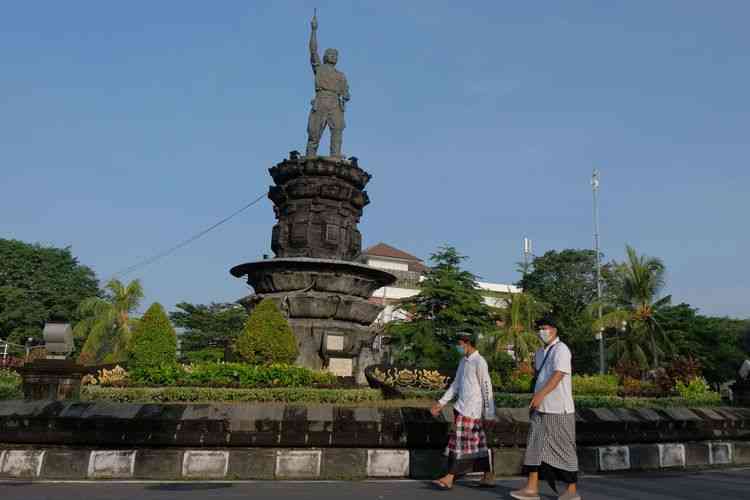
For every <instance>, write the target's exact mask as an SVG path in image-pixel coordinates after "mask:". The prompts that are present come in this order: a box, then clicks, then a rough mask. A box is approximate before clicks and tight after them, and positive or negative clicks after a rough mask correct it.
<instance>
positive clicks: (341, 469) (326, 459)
mask: <svg viewBox="0 0 750 500" xmlns="http://www.w3.org/2000/svg"><path fill="white" fill-rule="evenodd" d="M523 454H524V450H523V448H498V449H495V450H493V456H494V458H493V462H494V465H495V474H496V475H497V476H515V475H518V474H520V473H521V464H522V463H523ZM578 455H579V462H580V469H581V471H583V472H587V473H607V472H622V471H631V470H633V471H635V470H637V471H648V470H668V469H672V470H673V469H684V468H691V467H722V466H723V467H732V466H738V465H739V466H742V465H750V442H744V441H734V442H732V441H696V442H687V443H659V444H636V445H628V446H603V447H581V448H579V449H578ZM443 463H444V461H443V456H442V453H441V452H440V451H439V450H422V449H413V450H404V449H366V448H320V449H314V448H305V449H289V448H231V449H223V450H222V449H198V450H195V449H174V448H141V449H129V450H127V449H126V450H92V449H83V448H74V447H50V448H46V449H38V448H35V449H29V448H19V447H4V448H2V449H0V478H29V479H35V478H36V479H71V480H77V479H157V480H158V479H161V480H206V479H213V480H221V479H225V480H233V479H235V480H246V479H250V480H252V479H255V480H264V479H265V480H269V479H279V480H285V479H288V480H298V479H306V480H309V479H319V480H342V479H350V480H361V479H402V478H412V479H426V478H433V477H436V476H437V475H439V474H440V473H441V469H442V466H443Z"/></svg>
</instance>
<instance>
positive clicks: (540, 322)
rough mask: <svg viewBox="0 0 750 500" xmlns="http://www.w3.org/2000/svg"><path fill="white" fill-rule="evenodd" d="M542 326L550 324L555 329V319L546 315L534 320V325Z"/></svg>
mask: <svg viewBox="0 0 750 500" xmlns="http://www.w3.org/2000/svg"><path fill="white" fill-rule="evenodd" d="M543 326H551V327H552V328H555V329H557V321H555V318H553V317H552V316H549V315H546V316H543V317H541V318H540V319H538V320H537V321H536V327H537V328H541V327H543Z"/></svg>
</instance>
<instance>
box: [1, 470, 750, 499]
mask: <svg viewBox="0 0 750 500" xmlns="http://www.w3.org/2000/svg"><path fill="white" fill-rule="evenodd" d="M516 484H517V481H514V480H502V481H498V487H497V488H495V489H494V490H475V489H473V488H469V487H466V486H462V485H458V486H456V488H454V490H453V491H452V492H440V491H435V490H433V489H431V488H430V487H429V486H428V485H427V483H423V482H418V481H390V482H361V483H356V482H339V483H337V482H318V483H311V482H304V483H303V482H285V483H280V482H276V483H274V482H257V483H253V482H238V483H104V482H97V483H64V484H60V483H55V484H52V483H33V484H32V483H27V482H0V499H2V500H41V499H44V500H62V499H66V500H67V499H77V500H99V499H102V500H167V499H169V500H209V499H221V500H231V499H248V498H258V499H273V500H287V499H301V500H302V499H305V500H307V499H311V500H343V499H352V498H354V499H357V500H368V499H373V500H400V499H404V500H407V499H408V500H412V499H414V500H421V499H431V500H432V499H436V498H459V499H461V500H464V499H466V500H474V499H476V500H495V499H505V498H509V497H508V491H510V489H511V487H513V486H515V485H516ZM581 486H582V491H581V492H582V493H583V497H584V498H585V499H586V500H603V499H625V500H668V499H669V500H671V499H680V500H712V499H722V500H723V499H727V500H733V499H738V500H739V499H747V498H750V469H744V470H739V469H738V470H731V471H705V472H692V473H685V472H682V473H669V474H665V473H650V474H630V475H622V476H611V475H610V476H605V477H603V476H589V477H585V478H583V480H582V482H581ZM546 493H547V494H548V496H547V498H554V496H552V495H551V491H547V492H546Z"/></svg>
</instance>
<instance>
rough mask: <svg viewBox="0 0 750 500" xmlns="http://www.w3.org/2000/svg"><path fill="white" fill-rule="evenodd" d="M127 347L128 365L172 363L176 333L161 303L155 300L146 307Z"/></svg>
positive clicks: (174, 357)
mask: <svg viewBox="0 0 750 500" xmlns="http://www.w3.org/2000/svg"><path fill="white" fill-rule="evenodd" d="M129 347H130V348H129V349H128V350H129V353H128V354H129V358H130V361H131V365H129V366H133V367H135V368H147V367H154V366H160V365H163V364H165V363H174V361H175V359H176V352H177V335H176V334H175V331H174V328H172V324H171V323H170V322H169V318H168V317H167V313H166V312H165V311H164V308H163V307H162V306H161V304H159V303H158V302H155V303H153V304H152V305H151V307H149V308H148V310H147V311H146V314H144V315H143V318H141V320H140V321H139V322H138V325H137V326H136V327H135V328H134V329H133V334H132V336H131V339H130V346H129Z"/></svg>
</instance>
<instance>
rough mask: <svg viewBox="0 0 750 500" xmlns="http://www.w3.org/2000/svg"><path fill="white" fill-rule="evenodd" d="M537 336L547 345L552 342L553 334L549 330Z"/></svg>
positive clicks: (538, 333)
mask: <svg viewBox="0 0 750 500" xmlns="http://www.w3.org/2000/svg"><path fill="white" fill-rule="evenodd" d="M536 335H537V337H539V340H541V341H542V342H544V343H545V344H549V342H550V340H552V334H551V333H550V331H549V330H539V331H538V332H537V334H536Z"/></svg>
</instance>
